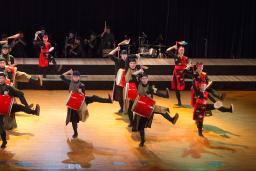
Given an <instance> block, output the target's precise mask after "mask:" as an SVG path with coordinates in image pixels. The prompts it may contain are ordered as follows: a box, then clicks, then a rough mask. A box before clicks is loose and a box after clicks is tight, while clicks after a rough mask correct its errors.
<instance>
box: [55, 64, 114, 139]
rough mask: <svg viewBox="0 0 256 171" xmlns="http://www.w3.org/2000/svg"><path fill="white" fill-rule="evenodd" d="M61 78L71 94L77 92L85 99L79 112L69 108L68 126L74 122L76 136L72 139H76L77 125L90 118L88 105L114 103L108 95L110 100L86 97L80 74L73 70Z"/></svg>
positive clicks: (76, 134) (75, 134) (94, 96)
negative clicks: (68, 76) (69, 77)
mask: <svg viewBox="0 0 256 171" xmlns="http://www.w3.org/2000/svg"><path fill="white" fill-rule="evenodd" d="M67 75H71V80H70V79H68V78H66V76H67ZM60 78H61V79H62V80H63V81H64V82H65V83H67V84H68V85H69V92H76V93H79V94H80V95H82V96H83V97H84V103H83V104H81V107H80V108H79V109H78V110H74V109H71V108H68V111H67V118H66V125H68V123H69V122H72V127H73V130H74V134H73V136H72V137H73V138H76V137H77V136H78V132H77V126H78V125H77V123H79V121H83V122H84V121H85V120H86V119H87V118H88V116H89V114H88V111H87V107H86V105H88V104H90V103H93V102H99V103H112V99H111V96H110V95H108V98H101V97H99V96H96V95H93V96H84V93H85V85H84V84H83V83H82V82H80V72H79V71H77V70H74V71H73V70H72V69H71V70H69V71H67V72H65V73H63V74H62V75H61V76H60ZM85 115H86V116H85Z"/></svg>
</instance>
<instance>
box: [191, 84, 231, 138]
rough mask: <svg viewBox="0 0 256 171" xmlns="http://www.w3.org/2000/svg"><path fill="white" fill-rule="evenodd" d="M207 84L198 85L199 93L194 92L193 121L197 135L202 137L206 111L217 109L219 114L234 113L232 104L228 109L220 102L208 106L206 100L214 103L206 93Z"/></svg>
mask: <svg viewBox="0 0 256 171" xmlns="http://www.w3.org/2000/svg"><path fill="white" fill-rule="evenodd" d="M206 88H207V84H206V83H202V84H200V89H199V91H197V92H196V103H195V105H194V112H193V120H195V122H196V125H197V129H198V135H199V136H201V137H203V132H202V131H203V121H204V116H205V113H206V111H211V110H215V109H218V110H219V111H221V112H230V113H233V112H234V106H233V104H231V105H230V107H229V108H227V107H223V105H222V103H221V102H220V101H218V102H215V103H214V104H209V103H208V99H210V100H211V101H213V102H214V101H215V100H214V99H212V97H211V96H209V93H208V92H207V91H206Z"/></svg>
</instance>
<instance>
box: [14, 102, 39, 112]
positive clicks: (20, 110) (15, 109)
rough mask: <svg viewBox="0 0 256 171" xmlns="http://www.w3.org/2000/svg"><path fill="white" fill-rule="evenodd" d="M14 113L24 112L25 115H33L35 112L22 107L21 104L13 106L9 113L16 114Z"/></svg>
mask: <svg viewBox="0 0 256 171" xmlns="http://www.w3.org/2000/svg"><path fill="white" fill-rule="evenodd" d="M16 112H25V113H27V114H35V112H36V111H35V110H32V109H30V108H29V107H28V106H24V105H21V104H13V105H12V110H11V113H16Z"/></svg>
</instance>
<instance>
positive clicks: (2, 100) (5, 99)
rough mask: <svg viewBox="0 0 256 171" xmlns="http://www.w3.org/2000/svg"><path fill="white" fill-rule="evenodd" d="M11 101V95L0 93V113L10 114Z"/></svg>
mask: <svg viewBox="0 0 256 171" xmlns="http://www.w3.org/2000/svg"><path fill="white" fill-rule="evenodd" d="M13 101H14V99H13V98H12V97H11V96H9V95H2V94H0V115H10V113H11V109H12V105H13Z"/></svg>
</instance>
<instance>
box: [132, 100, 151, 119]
mask: <svg viewBox="0 0 256 171" xmlns="http://www.w3.org/2000/svg"><path fill="white" fill-rule="evenodd" d="M154 108H155V101H154V100H153V99H152V98H150V97H148V96H137V98H136V99H135V101H134V103H133V106H132V111H133V112H135V113H136V114H137V115H140V116H142V117H145V118H150V117H151V115H152V113H153V111H154Z"/></svg>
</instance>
